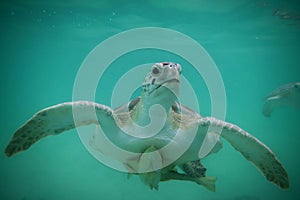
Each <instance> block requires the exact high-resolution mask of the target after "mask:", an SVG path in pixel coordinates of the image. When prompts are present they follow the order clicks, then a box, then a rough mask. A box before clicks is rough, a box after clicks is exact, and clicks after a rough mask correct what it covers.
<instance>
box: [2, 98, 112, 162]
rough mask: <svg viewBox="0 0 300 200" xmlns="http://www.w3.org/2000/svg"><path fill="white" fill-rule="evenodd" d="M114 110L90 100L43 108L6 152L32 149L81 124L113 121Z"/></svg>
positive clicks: (8, 153)
mask: <svg viewBox="0 0 300 200" xmlns="http://www.w3.org/2000/svg"><path fill="white" fill-rule="evenodd" d="M112 112H113V111H112V110H111V109H110V108H109V107H107V106H104V105H101V104H96V103H94V102H88V101H77V102H68V103H62V104H58V105H55V106H52V107H49V108H46V109H43V110H41V111H39V112H38V113H36V114H35V115H34V116H33V117H32V118H31V119H29V120H28V121H27V122H26V123H25V124H24V125H23V126H22V127H21V128H19V129H18V130H17V131H16V132H15V134H14V135H13V137H12V138H11V140H10V142H9V144H8V145H7V147H6V149H5V154H6V155H7V156H8V157H10V156H12V155H14V154H16V153H18V152H20V151H24V150H26V149H28V148H29V147H30V146H31V145H32V144H34V143H35V142H37V141H38V140H40V139H42V138H43V137H46V136H48V135H57V134H59V133H62V132H64V131H67V130H70V129H73V128H75V127H78V126H83V125H89V124H99V122H100V123H101V124H103V123H104V124H105V123H107V122H113V121H114V118H113V115H112V114H113V113H112Z"/></svg>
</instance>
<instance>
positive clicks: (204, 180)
mask: <svg viewBox="0 0 300 200" xmlns="http://www.w3.org/2000/svg"><path fill="white" fill-rule="evenodd" d="M216 180H217V178H216V177H214V176H206V177H201V178H195V182H196V183H197V184H199V185H203V186H204V187H205V188H206V189H208V190H209V191H212V192H215V191H216V185H215V183H216Z"/></svg>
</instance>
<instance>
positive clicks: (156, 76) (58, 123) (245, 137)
mask: <svg viewBox="0 0 300 200" xmlns="http://www.w3.org/2000/svg"><path fill="white" fill-rule="evenodd" d="M180 74H181V67H180V65H178V64H175V63H166V62H164V63H157V64H155V65H154V66H153V67H152V68H151V70H150V72H149V73H148V74H147V76H146V78H145V81H144V83H143V91H142V94H141V97H140V98H137V99H135V100H132V101H131V102H129V103H126V104H124V105H123V106H121V107H119V108H116V109H115V110H113V109H111V108H109V107H107V106H105V105H101V104H97V103H94V102H88V101H76V102H68V103H62V104H58V105H55V106H52V107H49V108H46V109H43V110H41V111H39V112H38V113H36V114H35V115H34V116H33V117H32V118H31V119H29V120H28V121H27V122H26V123H25V124H24V125H23V126H22V127H20V128H19V129H18V130H17V131H16V132H15V134H14V135H13V137H12V139H11V140H10V142H9V144H8V145H7V147H6V149H5V154H6V155H7V156H12V155H14V154H16V153H18V152H21V151H24V150H26V149H28V148H29V147H30V146H31V145H32V144H34V143H35V142H37V141H38V140H40V139H42V138H44V137H46V136H49V135H57V134H60V133H63V132H66V131H67V130H70V129H73V128H75V127H79V126H84V125H89V124H96V125H100V126H101V129H102V130H103V131H104V133H105V134H106V135H107V137H108V138H109V139H110V140H111V141H112V142H113V143H115V144H116V145H118V146H119V147H120V148H124V149H126V150H129V151H132V152H138V153H139V154H140V155H139V156H138V159H136V160H123V164H124V165H125V166H128V167H131V169H134V170H139V167H141V166H143V167H144V166H145V164H144V163H145V161H147V156H146V153H145V152H147V151H152V150H153V149H156V150H160V149H161V148H162V147H163V146H164V145H165V144H166V143H169V142H170V141H172V142H174V143H175V144H181V143H180V141H181V140H185V138H189V137H188V136H189V134H191V132H192V130H194V128H196V130H197V132H196V135H195V138H194V139H193V140H192V141H191V142H192V143H191V144H190V146H189V147H188V149H186V151H185V152H184V153H183V154H182V155H181V156H180V157H179V158H178V159H177V160H175V161H174V162H173V163H172V164H170V165H168V166H166V167H163V168H162V169H160V170H156V171H152V172H149V173H139V174H138V175H139V176H140V178H141V179H142V181H143V182H144V183H145V184H146V185H148V186H149V187H150V188H155V189H158V183H159V182H160V181H169V180H185V181H192V182H195V183H197V184H199V185H202V186H204V187H206V188H207V189H209V190H211V191H215V180H216V178H215V177H209V176H206V168H204V166H203V165H202V164H201V163H200V160H199V155H198V153H199V149H200V147H201V145H202V143H203V140H204V137H205V136H206V135H207V134H210V135H214V134H217V133H215V132H208V127H212V128H216V129H218V128H222V129H221V130H222V132H221V135H220V136H221V138H223V139H225V140H226V141H227V142H229V144H231V145H232V146H233V147H234V148H235V149H236V150H237V151H238V152H240V153H241V154H242V155H243V156H244V157H245V158H246V159H247V160H248V161H250V162H252V163H253V164H254V165H255V167H257V169H258V170H259V171H260V172H261V173H262V174H263V175H264V176H265V177H266V178H267V180H269V181H270V182H272V183H274V184H276V185H277V186H278V187H280V188H282V189H287V188H289V177H288V174H287V172H286V170H285V169H284V167H283V166H282V164H281V163H280V161H279V160H278V159H277V157H276V156H275V154H274V153H273V152H272V151H271V150H270V148H268V147H267V146H266V145H265V144H263V143H262V142H260V141H259V140H258V139H257V138H255V137H254V136H252V135H251V134H249V133H248V132H246V131H244V130H243V129H241V128H240V127H238V126H236V125H234V124H231V123H228V122H224V121H222V120H218V119H216V118H213V117H202V116H200V115H199V114H198V113H196V112H194V111H193V110H191V109H189V108H187V107H185V106H184V105H181V104H179V103H177V102H176V99H177V95H178V94H179V86H180ZM154 104H159V105H161V106H162V107H163V108H165V110H166V112H167V120H166V123H165V125H164V128H163V129H162V130H161V131H160V132H159V133H157V134H156V135H154V136H152V137H151V138H146V139H144V138H136V137H133V136H130V135H127V134H125V133H124V132H122V130H120V128H119V127H122V128H127V129H132V127H133V123H132V121H131V120H130V119H132V120H133V121H134V123H136V124H139V125H145V124H147V123H148V122H149V114H148V113H149V109H150V108H151V106H152V105H154ZM74 113H76V115H73V114H74ZM75 116H76V117H75ZM74 117H75V118H76V119H75V120H74ZM156 117H158V118H159V117H160V116H156ZM75 122H76V123H75ZM138 134H140V132H138ZM174 134H176V136H177V135H179V139H178V140H177V141H174V140H173V137H174ZM221 147H222V145H221V141H219V140H218V141H217V144H216V145H215V146H214V148H213V149H212V151H211V152H210V153H212V152H217V151H218V150H220V149H221ZM176 148H178V149H180V148H181V146H180V145H178V146H176ZM160 153H161V154H157V158H159V159H160V160H161V161H160V162H161V163H158V164H162V163H164V162H165V161H166V160H168V159H169V158H168V157H166V155H170V154H165V153H168V152H160ZM208 155H210V154H208ZM129 161H130V162H129ZM150 164H151V163H150ZM179 169H180V170H181V171H182V172H180V170H179ZM131 173H133V174H137V172H136V173H135V171H131Z"/></svg>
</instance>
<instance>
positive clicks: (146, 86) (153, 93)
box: [142, 62, 181, 109]
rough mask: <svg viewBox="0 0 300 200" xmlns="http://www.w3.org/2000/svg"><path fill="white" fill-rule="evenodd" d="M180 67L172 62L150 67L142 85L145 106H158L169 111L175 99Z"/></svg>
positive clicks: (177, 90) (177, 92) (177, 91)
mask: <svg viewBox="0 0 300 200" xmlns="http://www.w3.org/2000/svg"><path fill="white" fill-rule="evenodd" d="M180 74H181V66H180V65H179V64H176V63H172V62H162V63H156V64H154V65H153V66H152V68H151V70H150V72H149V73H148V74H147V76H146V78H145V80H144V83H143V85H142V88H143V92H142V99H143V103H144V104H146V105H149V106H151V105H153V104H160V105H162V106H163V107H165V108H166V109H169V108H170V107H171V106H172V104H173V103H174V102H175V100H176V99H177V96H178V94H179V86H180Z"/></svg>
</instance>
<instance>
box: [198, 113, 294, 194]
mask: <svg viewBox="0 0 300 200" xmlns="http://www.w3.org/2000/svg"><path fill="white" fill-rule="evenodd" d="M201 121H202V122H203V123H205V124H206V125H211V126H213V127H214V126H215V127H222V128H223V130H222V132H221V137H223V138H225V139H226V140H227V141H228V142H229V143H230V144H231V145H232V146H233V147H234V148H235V149H236V150H237V151H239V152H240V153H241V154H242V155H243V156H244V157H245V158H246V159H247V160H249V161H251V162H252V163H253V164H254V165H255V166H256V167H257V168H258V169H259V170H260V171H261V172H262V174H263V175H264V176H265V177H266V178H267V180H269V181H270V182H273V183H275V184H276V185H277V186H279V187H280V188H282V189H287V188H289V177H288V174H287V172H286V170H285V169H284V167H283V166H282V164H281V163H280V161H279V160H278V159H277V157H276V156H275V154H274V153H273V152H272V151H271V149H270V148H268V147H267V146H266V145H265V144H263V143H262V142H261V141H259V140H258V139H257V138H255V137H254V136H252V135H251V134H249V133H247V132H246V131H244V130H242V129H241V128H240V127H238V126H235V125H233V124H230V123H227V122H223V121H221V120H218V119H215V118H212V117H207V118H202V119H201ZM200 123H201V122H200Z"/></svg>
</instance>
